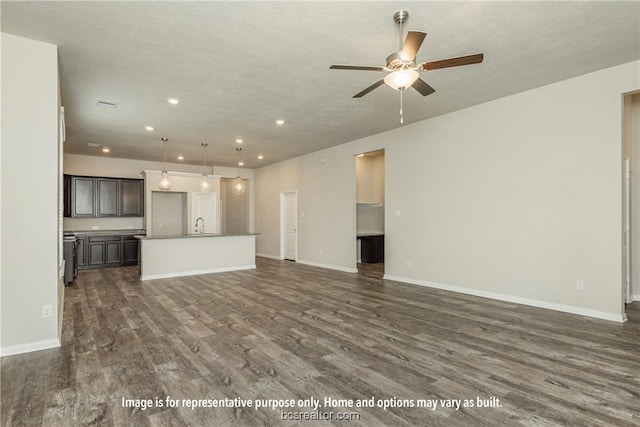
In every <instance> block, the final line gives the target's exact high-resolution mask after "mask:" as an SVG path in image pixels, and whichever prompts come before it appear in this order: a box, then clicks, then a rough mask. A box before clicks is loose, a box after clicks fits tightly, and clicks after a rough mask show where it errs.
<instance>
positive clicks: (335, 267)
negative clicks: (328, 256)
mask: <svg viewBox="0 0 640 427" xmlns="http://www.w3.org/2000/svg"><path fill="white" fill-rule="evenodd" d="M296 262H297V263H299V264H305V265H310V266H312V267H320V268H328V269H329V270H338V271H344V272H345V273H357V272H358V269H357V268H348V267H341V266H339V265H332V264H322V263H319V262H314V261H305V260H303V259H299V260H297V261H296Z"/></svg>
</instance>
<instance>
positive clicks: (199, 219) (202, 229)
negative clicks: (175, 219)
mask: <svg viewBox="0 0 640 427" xmlns="http://www.w3.org/2000/svg"><path fill="white" fill-rule="evenodd" d="M198 221H202V228H201V229H200V234H202V235H203V236H204V218H202V217H198V218H196V233H197V232H198Z"/></svg>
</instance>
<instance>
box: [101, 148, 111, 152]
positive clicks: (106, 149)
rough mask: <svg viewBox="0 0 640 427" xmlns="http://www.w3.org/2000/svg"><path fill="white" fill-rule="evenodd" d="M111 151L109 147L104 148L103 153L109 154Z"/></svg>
mask: <svg viewBox="0 0 640 427" xmlns="http://www.w3.org/2000/svg"><path fill="white" fill-rule="evenodd" d="M110 151H111V148H109V147H103V148H102V152H103V153H108V152H110Z"/></svg>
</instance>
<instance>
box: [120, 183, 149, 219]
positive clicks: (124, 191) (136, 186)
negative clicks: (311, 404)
mask: <svg viewBox="0 0 640 427" xmlns="http://www.w3.org/2000/svg"><path fill="white" fill-rule="evenodd" d="M120 201H121V203H120V216H143V215H144V203H143V202H144V180H142V179H121V180H120Z"/></svg>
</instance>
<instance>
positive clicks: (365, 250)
mask: <svg viewBox="0 0 640 427" xmlns="http://www.w3.org/2000/svg"><path fill="white" fill-rule="evenodd" d="M359 239H360V241H361V247H360V249H361V251H360V258H361V259H362V262H370V263H376V262H384V235H379V236H366V237H360V238H359Z"/></svg>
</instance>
